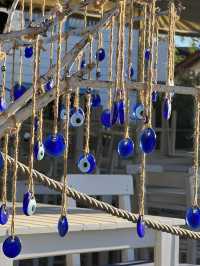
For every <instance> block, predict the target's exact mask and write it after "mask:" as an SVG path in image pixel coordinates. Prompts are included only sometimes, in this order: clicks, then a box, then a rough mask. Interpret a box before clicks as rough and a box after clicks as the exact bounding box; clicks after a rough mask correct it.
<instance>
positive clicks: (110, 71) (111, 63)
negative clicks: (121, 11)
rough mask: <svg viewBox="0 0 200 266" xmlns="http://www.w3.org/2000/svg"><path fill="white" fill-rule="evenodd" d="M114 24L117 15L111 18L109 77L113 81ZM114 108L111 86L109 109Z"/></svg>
mask: <svg viewBox="0 0 200 266" xmlns="http://www.w3.org/2000/svg"><path fill="white" fill-rule="evenodd" d="M114 26H115V17H114V16H113V17H112V20H111V26H110V27H111V32H110V49H109V66H108V71H109V72H108V79H109V80H110V81H112V79H113V73H112V69H113V47H114V42H113V40H114ZM111 108H112V88H109V97H108V109H109V110H111Z"/></svg>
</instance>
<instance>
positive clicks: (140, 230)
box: [137, 216, 145, 238]
mask: <svg viewBox="0 0 200 266" xmlns="http://www.w3.org/2000/svg"><path fill="white" fill-rule="evenodd" d="M137 234H138V236H139V237H140V238H143V237H144V235H145V224H144V221H143V217H142V216H139V218H138V220H137Z"/></svg>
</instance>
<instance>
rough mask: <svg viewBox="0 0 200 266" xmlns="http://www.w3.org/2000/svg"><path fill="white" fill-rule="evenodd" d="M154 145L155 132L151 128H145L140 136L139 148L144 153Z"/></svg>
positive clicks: (152, 148)
mask: <svg viewBox="0 0 200 266" xmlns="http://www.w3.org/2000/svg"><path fill="white" fill-rule="evenodd" d="M155 147H156V133H155V131H154V130H153V129H152V128H145V129H144V130H143V131H142V133H141V136H140V148H141V150H142V151H143V152H144V153H147V154H148V153H151V152H152V151H154V149H155Z"/></svg>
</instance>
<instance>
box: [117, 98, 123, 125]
mask: <svg viewBox="0 0 200 266" xmlns="http://www.w3.org/2000/svg"><path fill="white" fill-rule="evenodd" d="M124 108H125V106H124V101H123V100H119V102H118V117H119V123H120V125H123V124H124V120H125V113H124Z"/></svg>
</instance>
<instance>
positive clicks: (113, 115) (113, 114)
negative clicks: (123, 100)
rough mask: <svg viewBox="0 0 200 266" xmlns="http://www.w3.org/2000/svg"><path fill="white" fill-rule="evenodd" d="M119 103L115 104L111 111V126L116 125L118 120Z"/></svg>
mask: <svg viewBox="0 0 200 266" xmlns="http://www.w3.org/2000/svg"><path fill="white" fill-rule="evenodd" d="M118 111H119V110H118V102H117V101H116V102H114V103H113V105H112V110H111V124H112V125H115V124H116V122H117V119H118Z"/></svg>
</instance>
